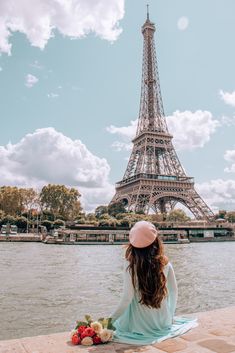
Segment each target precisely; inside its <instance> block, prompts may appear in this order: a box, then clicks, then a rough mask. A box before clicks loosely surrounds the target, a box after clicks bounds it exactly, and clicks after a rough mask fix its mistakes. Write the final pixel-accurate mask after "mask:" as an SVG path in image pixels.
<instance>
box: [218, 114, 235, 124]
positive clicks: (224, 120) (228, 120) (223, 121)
mask: <svg viewBox="0 0 235 353" xmlns="http://www.w3.org/2000/svg"><path fill="white" fill-rule="evenodd" d="M221 124H222V125H225V126H234V125H235V116H232V117H231V116H222V118H221Z"/></svg>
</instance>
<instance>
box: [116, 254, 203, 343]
mask: <svg viewBox="0 0 235 353" xmlns="http://www.w3.org/2000/svg"><path fill="white" fill-rule="evenodd" d="M128 264H129V263H128V262H127V261H125V265H124V288H123V294H122V297H121V300H120V302H119V305H118V307H117V309H116V310H115V311H114V312H113V313H112V314H111V317H112V319H113V320H112V321H113V325H114V326H115V328H116V331H115V334H114V339H113V341H114V342H120V343H127V344H137V345H148V344H153V343H156V342H161V341H163V340H166V339H168V338H172V337H176V336H179V335H182V334H183V333H185V332H187V331H188V330H190V329H191V328H193V327H196V326H197V320H196V319H189V318H186V317H174V313H175V309H176V303H177V295H178V289H177V283H176V279H175V274H174V270H173V267H172V265H171V263H168V264H167V265H166V266H165V268H164V274H165V276H166V278H167V289H168V296H167V297H166V298H165V299H164V300H163V301H162V304H161V307H160V308H159V309H154V308H149V307H147V306H145V305H143V304H140V303H139V300H140V297H139V293H138V291H137V290H135V289H134V287H133V285H132V280H131V275H130V273H129V271H128V270H126V269H127V266H128Z"/></svg>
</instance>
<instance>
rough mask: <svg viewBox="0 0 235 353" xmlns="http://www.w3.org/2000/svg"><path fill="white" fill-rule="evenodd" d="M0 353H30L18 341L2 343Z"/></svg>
mask: <svg viewBox="0 0 235 353" xmlns="http://www.w3.org/2000/svg"><path fill="white" fill-rule="evenodd" d="M0 353H28V352H27V351H26V350H25V348H24V347H23V346H22V344H21V343H20V342H19V341H18V340H12V341H10V342H9V341H2V342H0Z"/></svg>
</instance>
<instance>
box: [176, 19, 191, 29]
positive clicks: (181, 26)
mask: <svg viewBox="0 0 235 353" xmlns="http://www.w3.org/2000/svg"><path fill="white" fill-rule="evenodd" d="M188 25H189V19H188V17H185V16H182V17H180V18H179V19H178V22H177V27H178V29H179V30H180V31H185V30H186V29H187V28H188Z"/></svg>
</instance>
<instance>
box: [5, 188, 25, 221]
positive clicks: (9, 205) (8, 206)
mask: <svg viewBox="0 0 235 353" xmlns="http://www.w3.org/2000/svg"><path fill="white" fill-rule="evenodd" d="M0 209H1V210H2V211H3V212H4V213H5V214H8V215H11V216H16V215H20V214H21V212H22V211H23V195H22V193H21V191H20V189H18V188H17V187H15V186H2V187H0Z"/></svg>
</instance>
